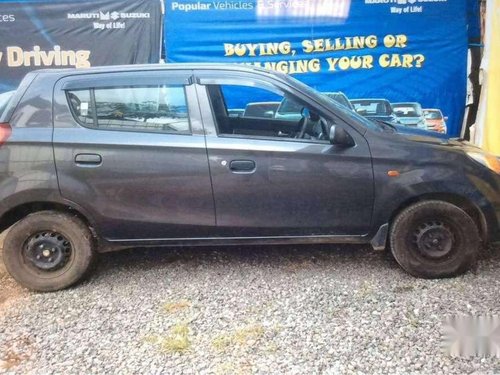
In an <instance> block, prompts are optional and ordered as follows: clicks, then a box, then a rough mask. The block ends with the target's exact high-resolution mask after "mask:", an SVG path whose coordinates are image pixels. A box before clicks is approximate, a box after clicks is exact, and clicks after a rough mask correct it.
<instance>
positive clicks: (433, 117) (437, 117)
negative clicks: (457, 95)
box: [424, 111, 443, 120]
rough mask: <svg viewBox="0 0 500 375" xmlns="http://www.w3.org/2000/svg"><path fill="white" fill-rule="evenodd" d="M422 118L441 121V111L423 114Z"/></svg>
mask: <svg viewBox="0 0 500 375" xmlns="http://www.w3.org/2000/svg"><path fill="white" fill-rule="evenodd" d="M424 116H425V118H426V119H428V120H442V119H443V115H442V114H441V111H426V112H424Z"/></svg>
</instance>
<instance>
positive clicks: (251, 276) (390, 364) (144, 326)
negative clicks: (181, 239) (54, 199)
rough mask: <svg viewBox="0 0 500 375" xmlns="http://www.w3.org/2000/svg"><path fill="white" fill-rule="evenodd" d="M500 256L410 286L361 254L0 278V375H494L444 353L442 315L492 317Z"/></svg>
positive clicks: (491, 368)
mask: <svg viewBox="0 0 500 375" xmlns="http://www.w3.org/2000/svg"><path fill="white" fill-rule="evenodd" d="M499 268H500V249H499V248H497V249H490V250H489V251H487V252H486V253H485V255H483V259H482V260H481V261H480V263H479V266H478V269H477V270H476V271H475V272H474V273H468V274H467V275H465V276H463V277H459V278H456V279H447V280H419V279H415V278H412V277H411V276H408V275H407V274H405V273H404V272H403V271H401V270H400V269H399V267H398V266H397V264H396V263H395V261H394V260H392V259H391V258H390V257H388V256H387V255H386V254H384V253H377V252H373V251H371V250H370V249H369V248H366V247H358V246H342V247H338V246H337V247H328V246H294V247H289V246H288V247H287V246H274V247H239V248H235V247H227V248H178V249H166V250H165V249H149V250H147V249H135V250H133V251H128V250H127V251H123V252H119V253H112V254H105V255H102V256H101V257H100V261H99V262H98V265H97V267H96V269H95V270H94V272H93V273H92V275H91V276H90V278H89V279H88V280H86V281H85V282H83V283H82V284H80V285H78V286H76V287H74V288H72V289H69V290H66V291H62V292H56V293H49V294H35V293H30V292H27V291H25V290H24V289H22V288H20V287H18V286H17V285H16V284H15V283H14V282H13V281H12V280H11V279H10V278H9V277H8V276H6V275H5V270H4V269H3V268H0V373H16V374H83V373H85V374H88V373H121V374H137V373H147V374H160V373H161V374H174V373H175V374H179V373H186V374H188V373H201V374H205V373H206V374H208V373H210V374H211V373H214V374H247V373H258V374H277V373H291V374H315V373H325V374H337V373H342V374H343V373H360V374H364V373H369V374H375V373H380V374H382V373H383V374H386V373H397V374H408V373H422V374H441V373H443V374H467V373H475V374H499V373H500V359H498V358H485V359H481V358H472V359H464V358H462V359H455V358H451V357H449V356H447V355H446V354H445V353H444V352H443V351H442V350H441V347H440V343H441V319H442V317H443V316H445V315H448V314H456V313H464V314H499V313H500V278H499Z"/></svg>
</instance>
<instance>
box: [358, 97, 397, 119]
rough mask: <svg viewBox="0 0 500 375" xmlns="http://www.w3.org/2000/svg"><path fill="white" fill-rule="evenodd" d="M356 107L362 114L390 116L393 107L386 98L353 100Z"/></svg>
mask: <svg viewBox="0 0 500 375" xmlns="http://www.w3.org/2000/svg"><path fill="white" fill-rule="evenodd" d="M351 103H352V105H353V106H354V109H356V112H358V113H359V114H360V115H362V116H370V115H371V116H390V115H391V113H392V108H391V105H390V104H389V102H387V101H385V100H370V99H363V100H351Z"/></svg>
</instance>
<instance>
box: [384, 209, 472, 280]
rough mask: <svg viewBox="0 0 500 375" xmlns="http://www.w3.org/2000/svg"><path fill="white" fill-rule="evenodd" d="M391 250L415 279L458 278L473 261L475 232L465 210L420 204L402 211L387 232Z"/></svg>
mask: <svg viewBox="0 0 500 375" xmlns="http://www.w3.org/2000/svg"><path fill="white" fill-rule="evenodd" d="M390 245H391V251H392V254H393V256H394V258H395V259H396V261H397V262H398V263H399V265H400V266H401V267H402V268H403V269H404V270H406V271H407V272H408V273H410V274H411V275H413V276H416V277H422V278H442V277H453V276H457V275H460V274H462V273H464V272H466V271H467V270H469V269H470V268H471V267H472V265H473V264H474V263H475V261H476V256H477V254H478V250H479V246H480V238H479V233H478V229H477V227H476V225H475V223H474V221H473V220H472V218H471V217H470V216H469V215H467V213H466V212H465V211H463V210H462V209H460V208H459V207H457V206H454V205H452V204H450V203H447V202H443V201H424V202H420V203H416V204H414V205H412V206H410V207H408V208H406V209H405V210H403V211H402V212H401V213H400V214H399V215H398V216H397V217H396V219H395V220H394V222H393V224H392V226H391V230H390Z"/></svg>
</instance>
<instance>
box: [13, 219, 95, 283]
mask: <svg viewBox="0 0 500 375" xmlns="http://www.w3.org/2000/svg"><path fill="white" fill-rule="evenodd" d="M93 257H94V246H93V238H92V235H91V232H90V230H89V228H88V227H87V226H86V225H85V224H84V223H83V222H82V221H81V220H80V219H78V218H77V217H75V216H73V215H69V214H66V213H61V212H55V211H41V212H36V213H33V214H30V215H28V216H26V217H25V218H23V219H21V220H20V221H18V222H17V223H16V224H14V225H13V226H12V227H11V228H10V229H9V231H8V233H7V235H6V237H5V241H4V248H3V259H4V263H5V267H6V269H7V271H8V272H9V273H10V275H11V276H12V277H13V278H14V279H15V280H16V281H17V282H19V283H20V284H21V285H23V286H25V287H26V288H28V289H31V290H35V291H40V292H50V291H55V290H59V289H64V288H67V287H69V286H71V285H73V284H75V283H76V282H78V281H79V280H80V279H81V278H82V277H83V276H84V275H85V273H86V272H87V270H88V269H89V267H90V265H91V263H92V260H93Z"/></svg>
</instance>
